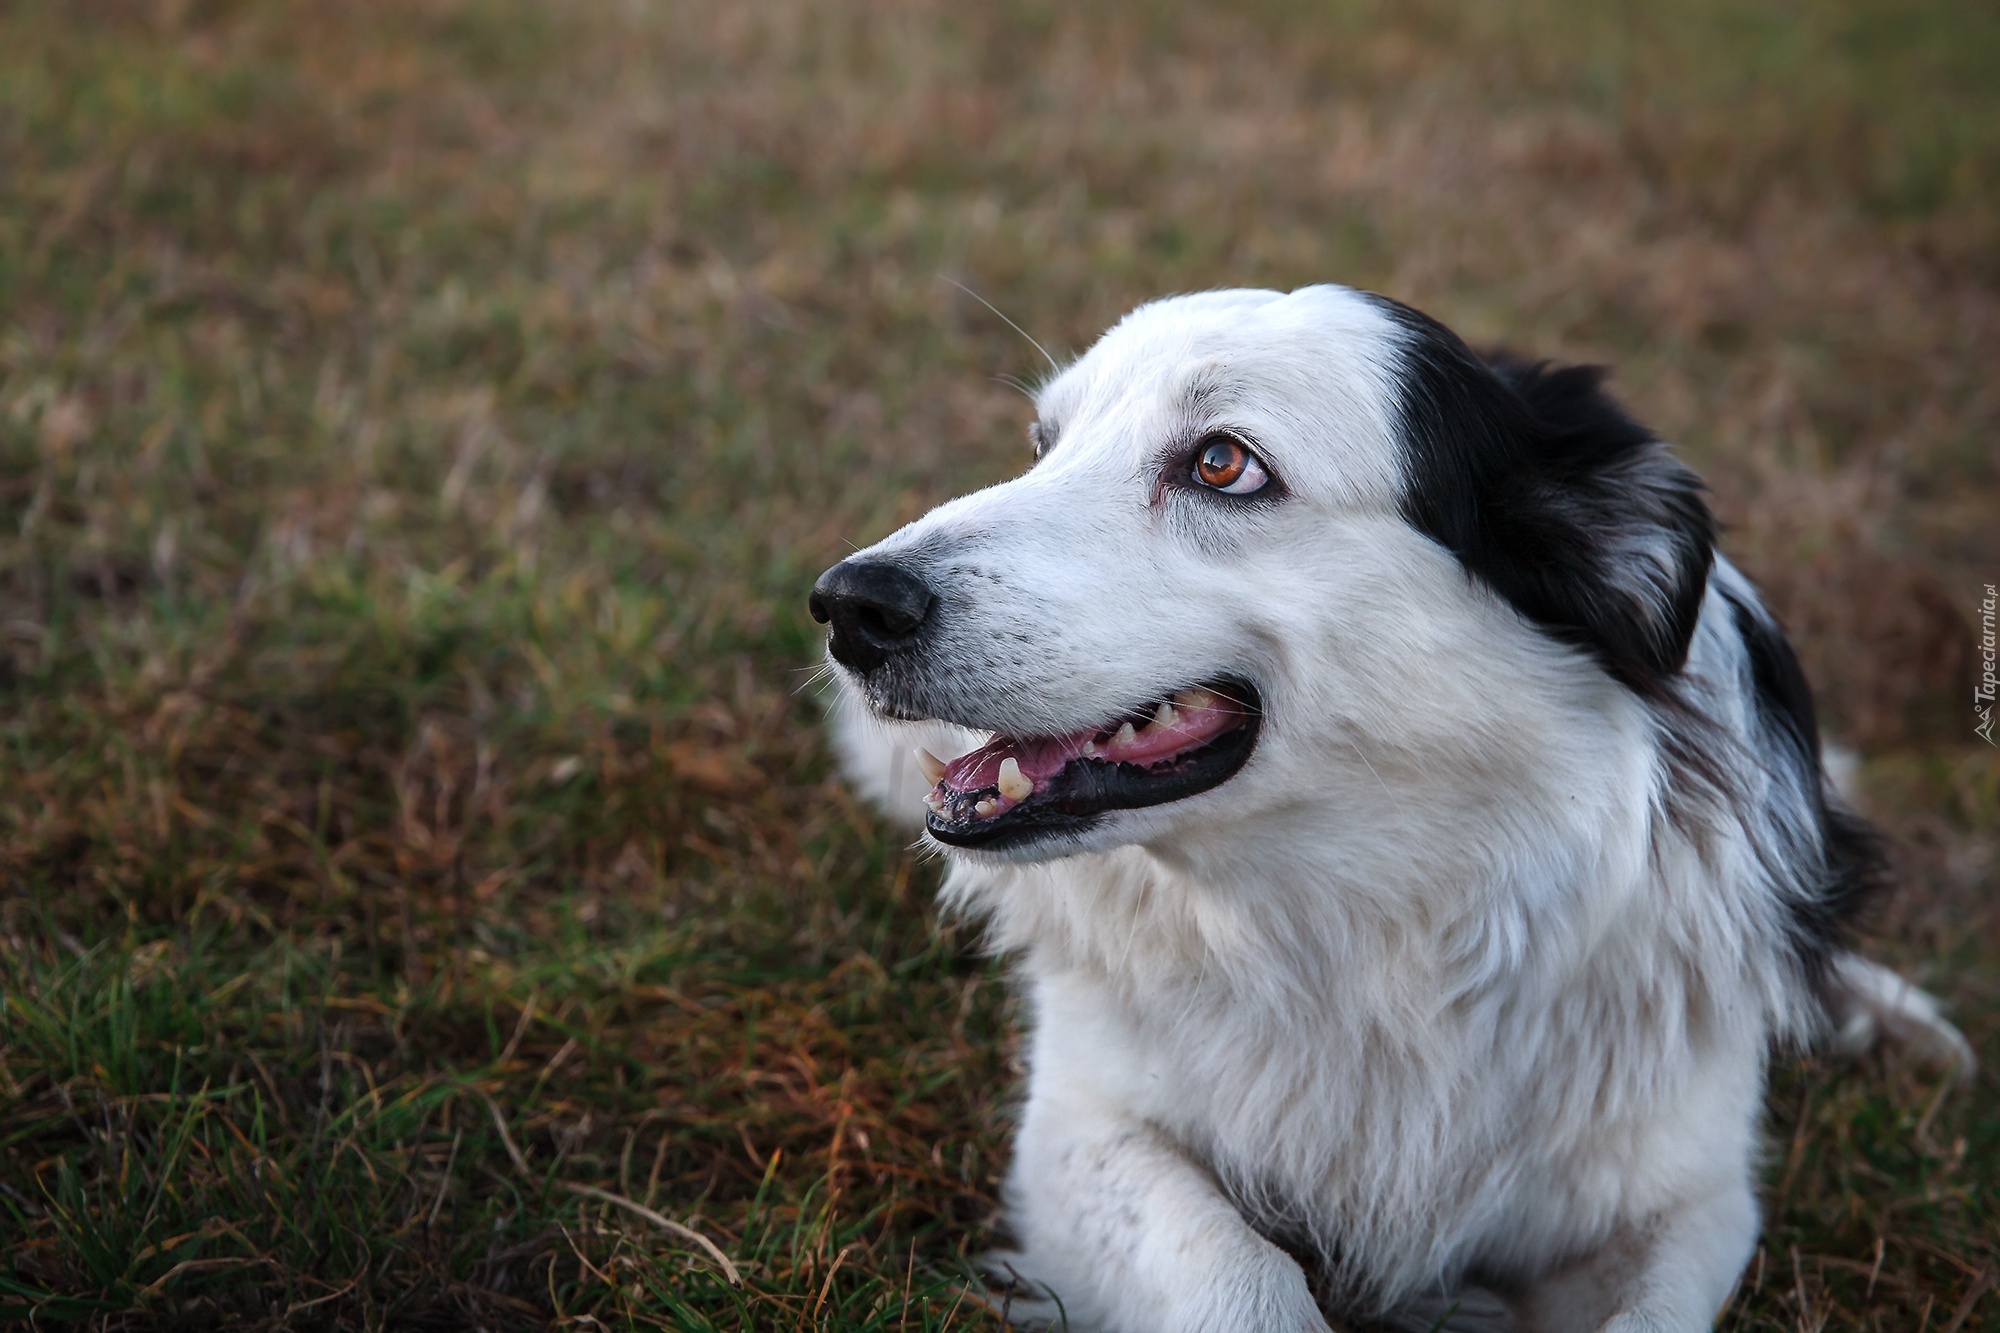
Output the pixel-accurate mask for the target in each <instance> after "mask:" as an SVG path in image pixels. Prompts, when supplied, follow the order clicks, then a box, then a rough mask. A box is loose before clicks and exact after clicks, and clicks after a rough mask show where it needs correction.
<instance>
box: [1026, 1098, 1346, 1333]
mask: <svg viewBox="0 0 2000 1333" xmlns="http://www.w3.org/2000/svg"><path fill="white" fill-rule="evenodd" d="M1046 1093H1047V1090H1046V1089H1036V1093H1035V1095H1033V1096H1031V1097H1030V1100H1029V1104H1028V1107H1027V1109H1026V1112H1025V1114H1024V1116H1023V1120H1022V1124H1021V1131H1020V1135H1019V1137H1018V1138H1017V1139H1016V1142H1015V1155H1014V1163H1013V1167H1012V1170H1011V1173H1010V1175H1009V1179H1008V1204H1009V1208H1008V1216H1009V1221H1010V1222H1011V1223H1012V1225H1013V1228H1014V1231H1015V1235H1016V1237H1017V1239H1018V1240H1019V1242H1020V1245H1021V1250H1020V1253H1018V1254H1014V1255H1003V1256H996V1259H995V1261H994V1268H995V1270H996V1271H998V1272H1000V1273H1001V1274H1003V1275H1007V1274H1010V1273H1011V1275H1012V1276H1015V1277H1017V1278H1019V1279H1021V1280H1022V1281H1023V1282H1024V1283H1025V1284H1027V1285H1028V1286H1030V1287H1031V1288H1039V1289H1042V1290H1044V1291H1046V1292H1048V1293H1050V1294H1052V1295H1053V1297H1054V1303H1055V1304H1056V1305H1059V1306H1060V1311H1061V1315H1060V1317H1056V1312H1055V1311H1054V1310H1052V1309H1051V1310H1045V1312H1044V1315H1045V1317H1049V1318H1051V1321H1052V1322H1053V1323H1055V1325H1056V1326H1057V1327H1061V1318H1067V1320H1068V1325H1069V1327H1070V1328H1071V1329H1073V1330H1079V1333H1080V1331H1081V1330H1093V1331H1094V1333H1196V1331H1197V1330H1200V1331H1201V1333H1248V1331H1249V1330H1257V1331H1258V1333H1327V1324H1326V1320H1325V1319H1324V1318H1323V1317H1322V1316H1321V1314H1320V1312H1319V1307H1318V1306H1317V1304H1316V1303H1315V1302H1314V1300H1313V1297H1312V1293H1311V1292H1310V1291H1309V1290H1308V1289H1307V1286H1306V1278H1305V1274H1304V1273H1303V1272H1302V1271H1301V1270H1300V1268H1299V1266H1298V1265H1297V1264H1296V1263H1294V1262H1293V1261H1292V1260H1291V1259H1290V1258H1289V1257H1288V1256H1287V1255H1286V1254H1285V1253H1284V1252H1283V1251H1282V1250H1280V1249H1278V1247H1277V1246H1275V1245H1273V1244H1271V1242H1269V1241H1267V1240H1265V1239H1264V1238H1263V1237H1262V1236H1260V1235H1258V1234H1257V1233H1256V1232H1255V1231H1253V1230H1252V1229H1251V1228H1250V1225H1249V1224H1248V1223H1247V1222H1245V1221H1244V1219H1243V1217H1242V1215H1241V1214H1240V1213H1238V1212H1237V1211H1236V1209H1235V1207H1234V1206H1233V1205H1232V1204H1231V1203H1230V1202H1229V1200H1228V1199H1226V1198H1224V1197H1223V1194H1222V1191H1221V1190H1220V1189H1219V1188H1217V1186H1216V1183H1215V1181H1214V1179H1213V1178H1212V1177H1211V1176H1210V1175H1209V1174H1208V1172H1207V1171H1205V1170H1203V1169H1202V1168H1201V1167H1200V1166H1199V1165H1197V1164H1196V1163H1195V1162H1193V1161H1191V1160H1190V1159H1189V1158H1188V1157H1187V1156H1186V1155H1185V1154H1184V1153H1182V1152H1181V1151H1179V1150H1178V1149H1177V1148H1176V1147H1175V1146H1174V1145H1173V1144H1172V1143H1171V1142H1169V1141H1168V1140H1167V1139H1166V1137H1165V1136H1164V1135H1162V1134H1161V1133H1159V1131H1157V1130H1155V1129H1154V1128H1152V1127H1151V1126H1149V1125H1146V1124H1143V1123H1140V1122H1138V1121H1136V1120H1133V1119H1131V1118H1128V1117H1126V1116H1124V1115H1122V1114H1120V1113H1119V1112H1117V1111H1116V1110H1115V1109H1113V1108H1110V1107H1107V1106H1104V1105H1102V1104H1093V1102H1086V1101H1084V1100H1083V1099H1080V1098H1062V1097H1050V1096H1048V1095H1046ZM1017 1308H1018V1307H1017Z"/></svg>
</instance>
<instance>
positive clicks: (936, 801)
mask: <svg viewBox="0 0 2000 1333" xmlns="http://www.w3.org/2000/svg"><path fill="white" fill-rule="evenodd" d="M924 804H925V805H927V806H929V807H930V808H931V809H932V810H934V811H935V810H943V809H944V808H945V806H946V805H948V804H949V802H948V801H946V800H945V798H944V796H943V795H942V794H941V793H939V792H934V791H927V792H925V793H924Z"/></svg>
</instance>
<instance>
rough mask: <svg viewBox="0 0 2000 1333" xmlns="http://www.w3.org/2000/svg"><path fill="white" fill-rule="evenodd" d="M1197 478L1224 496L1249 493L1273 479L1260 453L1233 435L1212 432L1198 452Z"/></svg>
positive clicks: (1196, 454)
mask: <svg viewBox="0 0 2000 1333" xmlns="http://www.w3.org/2000/svg"><path fill="white" fill-rule="evenodd" d="M1194 479H1195V480H1196V481H1198V482H1200V483H1201V484H1202V485H1204V486H1207V487H1209V488H1210V489H1212V490H1218V491H1221V492H1222V493H1223V494H1225V495H1248V494H1250V493H1251V492H1252V491H1259V490H1262V489H1263V488H1264V483H1265V482H1267V481H1269V480H1270V479H1271V477H1270V474H1269V473H1267V472H1265V471H1264V465H1263V464H1262V463H1261V462H1259V461H1258V460H1257V455H1255V454H1253V453H1251V452H1250V450H1249V449H1248V448H1246V447H1245V446H1244V443H1243V441H1241V440H1239V439H1237V438H1236V437H1235V436H1234V435H1211V436H1209V437H1208V438H1207V439H1206V440H1203V441H1202V442H1201V447H1200V448H1199V449H1197V450H1196V451H1195V456H1194Z"/></svg>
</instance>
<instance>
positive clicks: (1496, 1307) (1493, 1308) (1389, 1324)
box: [1383, 1287, 1520, 1333]
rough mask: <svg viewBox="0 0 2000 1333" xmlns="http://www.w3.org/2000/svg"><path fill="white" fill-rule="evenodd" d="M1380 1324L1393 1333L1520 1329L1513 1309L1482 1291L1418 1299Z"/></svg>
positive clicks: (1491, 1332) (1502, 1332)
mask: <svg viewBox="0 0 2000 1333" xmlns="http://www.w3.org/2000/svg"><path fill="white" fill-rule="evenodd" d="M1383 1322H1384V1326H1385V1327H1386V1328H1388V1329H1392V1330H1394V1333H1517V1330H1519V1328H1520V1324H1519V1323H1518V1322H1517V1321H1516V1320H1515V1318H1514V1311H1513V1309H1512V1307H1510V1306H1509V1305H1508V1304H1507V1302H1506V1301H1504V1300H1502V1299H1501V1298H1500V1297H1498V1296H1496V1295H1494V1294H1493V1293H1492V1292H1490V1291H1487V1290H1486V1289H1485V1288H1484V1287H1466V1288H1465V1289H1463V1290H1461V1291H1454V1292H1452V1293H1450V1294H1449V1295H1435V1296H1420V1297H1417V1298H1416V1299H1414V1300H1411V1301H1407V1302H1405V1303H1404V1304H1402V1305H1400V1306H1398V1307H1397V1308H1396V1309H1395V1310H1394V1311H1392V1312H1391V1313H1390V1314H1389V1316H1388V1318H1387V1319H1386V1320H1384V1321H1383Z"/></svg>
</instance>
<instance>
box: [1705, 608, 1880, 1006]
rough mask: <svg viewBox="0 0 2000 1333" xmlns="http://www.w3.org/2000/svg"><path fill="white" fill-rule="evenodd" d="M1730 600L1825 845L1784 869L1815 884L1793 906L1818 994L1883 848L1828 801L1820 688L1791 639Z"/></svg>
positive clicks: (1876, 881) (1762, 697) (1768, 724)
mask: <svg viewBox="0 0 2000 1333" xmlns="http://www.w3.org/2000/svg"><path fill="white" fill-rule="evenodd" d="M1723 595H1724V596H1725V597H1728V599H1729V609H1730V611H1731V612H1732V613H1733V615H1734V617H1735V620H1736V632H1737V633H1738V634H1739V635H1741V636H1742V639H1743V648H1744V652H1745V653H1746V654H1747V655H1748V657H1749V662H1750V683H1751V685H1752V686H1753V687H1754V689H1755V690H1756V694H1757V711H1758V714H1759V716H1761V717H1762V718H1763V721H1764V726H1765V729H1766V730H1767V732H1768V733H1769V734H1770V736H1771V739H1772V741H1773V742H1774V743H1775V744H1777V745H1779V746H1781V747H1782V748H1783V751H1784V758H1785V759H1786V760H1787V761H1788V762H1789V763H1790V764H1791V765H1792V767H1793V771H1794V775H1795V776H1796V778H1797V780H1798V782H1799V786H1800V789H1801V790H1802V791H1803V792H1804V793H1805V795H1806V798H1807V801H1808V804H1809V807H1810V810H1811V815H1812V819H1813V822H1814V824H1815V825H1816V828H1815V830H1814V832H1815V833H1816V834H1817V842H1818V844H1819V845H1818V846H1817V847H1816V848H1799V849H1790V852H1791V856H1792V857H1793V859H1794V860H1795V862H1797V864H1794V865H1791V866H1787V867H1784V868H1783V869H1785V870H1788V871H1789V872H1790V873H1792V874H1793V875H1802V876H1805V877H1807V879H1808V882H1806V883H1804V884H1801V885H1799V892H1798V894H1797V895H1796V896H1795V897H1794V899H1793V907H1792V925H1793V932H1794V944H1795V947H1796V948H1797V949H1798V952H1799V959H1800V962H1801V963H1802V964H1803V965H1804V967H1805V971H1806V975H1807V976H1808V977H1810V978H1811V979H1812V981H1813V983H1814V984H1815V986H1817V985H1818V984H1819V983H1820V982H1821V981H1822V980H1823V979H1824V977H1825V973H1826V965H1827V962H1828V960H1829V959H1830V957H1831V956H1832V954H1833V953H1834V952H1835V951H1836V950H1838V949H1840V948H1842V947H1843V946H1845V945H1846V944H1847V943H1848V942H1849V938H1850V935H1851V932H1852V930H1853V926H1854V922H1855V919H1856V917H1857V916H1858V915H1859V914H1860V912H1861V909H1862V908H1863V907H1864V906H1865V905H1866V904H1867V902H1868V899H1869V898H1870V897H1872V896H1873V895H1874V892H1875V890H1876V889H1878V888H1880V887H1881V885H1882V884H1883V882H1884V879H1885V862H1884V859H1883V855H1882V848H1881V843H1880V840H1879V839H1878V838H1877V837H1876V834H1875V831H1874V830H1873V829H1871V828H1870V827H1869V826H1868V824H1867V823H1866V822H1865V821H1863V820H1861V819H1860V818H1858V817H1856V816H1855V815H1853V814H1851V813H1849V812H1848V811H1846V810H1843V809H1841V808H1840V807H1839V806H1837V805H1834V804H1832V803H1831V802H1829V801H1828V800H1827V799H1826V788H1825V785H1824V783H1823V782H1822V781H1821V777H1820V775H1821V772H1822V766H1821V757H1820V747H1819V719H1818V715H1817V713H1816V712H1815V710H1814V708H1813V698H1812V687H1811V686H1809V685H1807V684H1806V676H1805V672H1804V671H1803V670H1801V669H1800V667H1799V659H1798V657H1797V655H1795V654H1794V653H1793V652H1792V645H1791V644H1790V643H1788V642H1786V640H1785V635H1784V632H1783V631H1782V630H1780V629H1779V628H1778V626H1777V623H1776V622H1775V621H1773V620H1771V619H1770V618H1769V617H1768V616H1767V615H1762V614H1759V612H1758V611H1757V610H1756V609H1754V608H1752V607H1750V606H1746V605H1745V604H1744V603H1743V602H1742V601H1740V600H1738V599H1737V598H1736V597H1735V596H1734V595H1732V594H1729V593H1726V592H1725V593H1724V594H1723Z"/></svg>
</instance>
